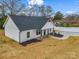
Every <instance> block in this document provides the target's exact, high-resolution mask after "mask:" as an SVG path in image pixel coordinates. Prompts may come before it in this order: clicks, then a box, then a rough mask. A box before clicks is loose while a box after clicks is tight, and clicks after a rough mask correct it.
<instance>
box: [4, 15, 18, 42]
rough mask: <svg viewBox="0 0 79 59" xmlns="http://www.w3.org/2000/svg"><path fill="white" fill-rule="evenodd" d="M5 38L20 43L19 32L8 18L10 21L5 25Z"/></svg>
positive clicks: (9, 19)
mask: <svg viewBox="0 0 79 59" xmlns="http://www.w3.org/2000/svg"><path fill="white" fill-rule="evenodd" d="M5 36H7V37H9V38H11V39H13V40H15V41H17V42H19V30H18V28H17V27H16V25H15V23H14V22H13V21H12V20H11V18H10V17H9V18H8V21H7V23H6V24H5Z"/></svg>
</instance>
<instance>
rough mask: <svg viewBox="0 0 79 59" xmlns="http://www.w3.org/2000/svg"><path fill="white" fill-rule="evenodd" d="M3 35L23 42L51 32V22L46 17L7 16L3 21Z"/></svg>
mask: <svg viewBox="0 0 79 59" xmlns="http://www.w3.org/2000/svg"><path fill="white" fill-rule="evenodd" d="M4 29H5V36H7V37H9V38H11V39H13V40H15V41H17V42H19V43H23V42H25V41H28V40H31V39H35V38H38V37H42V36H46V35H48V34H49V33H52V32H53V22H52V20H51V19H49V18H46V17H35V16H8V18H7V20H6V22H5V23H4Z"/></svg>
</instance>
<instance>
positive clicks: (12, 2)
mask: <svg viewBox="0 0 79 59" xmlns="http://www.w3.org/2000/svg"><path fill="white" fill-rule="evenodd" d="M0 3H1V4H2V5H3V6H4V7H5V9H6V12H7V11H8V12H9V13H10V14H11V15H16V14H17V13H18V12H20V11H21V10H22V9H23V8H24V5H23V4H22V3H21V0H1V1H0Z"/></svg>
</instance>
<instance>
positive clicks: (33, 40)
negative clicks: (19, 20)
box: [20, 39, 42, 46]
mask: <svg viewBox="0 0 79 59" xmlns="http://www.w3.org/2000/svg"><path fill="white" fill-rule="evenodd" d="M41 41H42V40H38V39H32V40H29V41H26V42H23V43H20V44H21V45H22V46H26V45H28V44H31V43H37V42H41Z"/></svg>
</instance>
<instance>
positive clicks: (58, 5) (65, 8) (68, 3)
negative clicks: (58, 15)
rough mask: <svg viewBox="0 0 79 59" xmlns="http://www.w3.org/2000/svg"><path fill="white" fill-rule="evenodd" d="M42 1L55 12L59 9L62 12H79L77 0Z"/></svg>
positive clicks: (78, 0)
mask: <svg viewBox="0 0 79 59" xmlns="http://www.w3.org/2000/svg"><path fill="white" fill-rule="evenodd" d="M26 1H27V0H26ZM38 1H40V0H38ZM43 1H44V4H45V5H50V6H52V8H53V10H54V11H55V12H56V11H61V12H62V13H64V14H65V13H75V12H79V0H43ZM24 2H25V0H24Z"/></svg>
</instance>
